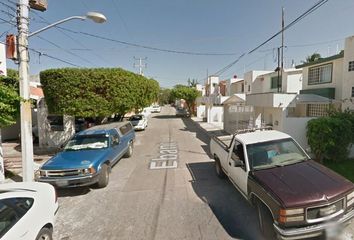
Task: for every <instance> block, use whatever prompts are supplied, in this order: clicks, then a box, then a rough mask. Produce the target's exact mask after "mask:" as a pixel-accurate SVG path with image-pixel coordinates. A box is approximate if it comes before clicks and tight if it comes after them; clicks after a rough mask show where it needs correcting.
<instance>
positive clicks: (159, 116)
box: [151, 115, 181, 119]
mask: <svg viewBox="0 0 354 240" xmlns="http://www.w3.org/2000/svg"><path fill="white" fill-rule="evenodd" d="M151 118H156V119H171V118H181V117H177V116H175V115H157V116H153V117H151Z"/></svg>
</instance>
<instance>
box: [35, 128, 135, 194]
mask: <svg viewBox="0 0 354 240" xmlns="http://www.w3.org/2000/svg"><path fill="white" fill-rule="evenodd" d="M134 140H135V132H134V130H133V126H132V125H131V123H130V122H117V123H110V124H105V125H98V126H94V127H92V128H89V129H86V130H84V131H81V132H79V133H77V134H75V135H74V136H73V137H72V138H71V139H70V140H69V141H68V143H67V144H66V145H65V147H64V149H63V151H62V152H59V153H58V154H57V155H55V156H54V157H52V158H50V159H49V160H48V161H47V162H45V163H44V164H43V165H42V167H41V168H40V169H39V177H38V178H37V179H36V180H37V181H39V182H46V183H50V184H52V185H54V186H56V187H79V186H90V185H94V184H96V185H97V187H99V188H104V187H106V186H107V185H108V182H109V174H110V172H111V168H112V167H113V166H114V165H115V164H116V163H117V162H118V161H119V160H120V159H121V158H122V157H123V156H124V157H130V156H132V154H133V149H134Z"/></svg>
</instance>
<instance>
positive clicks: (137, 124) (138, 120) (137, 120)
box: [129, 114, 148, 130]
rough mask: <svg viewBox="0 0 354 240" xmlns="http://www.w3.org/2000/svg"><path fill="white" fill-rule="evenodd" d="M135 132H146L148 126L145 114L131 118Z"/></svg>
mask: <svg viewBox="0 0 354 240" xmlns="http://www.w3.org/2000/svg"><path fill="white" fill-rule="evenodd" d="M129 121H130V122H131V123H132V125H133V127H134V129H135V130H145V128H147V126H148V120H147V117H145V115H143V114H137V115H133V116H131V117H130V118H129Z"/></svg>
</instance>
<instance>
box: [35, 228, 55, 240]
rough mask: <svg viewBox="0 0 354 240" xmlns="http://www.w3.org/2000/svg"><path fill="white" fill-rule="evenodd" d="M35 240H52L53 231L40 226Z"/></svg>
mask: <svg viewBox="0 0 354 240" xmlns="http://www.w3.org/2000/svg"><path fill="white" fill-rule="evenodd" d="M36 240H53V231H52V230H51V229H49V228H46V227H44V228H42V229H41V230H40V231H39V233H38V235H37V237H36Z"/></svg>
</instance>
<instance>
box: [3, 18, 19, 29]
mask: <svg viewBox="0 0 354 240" xmlns="http://www.w3.org/2000/svg"><path fill="white" fill-rule="evenodd" d="M0 20H1V21H3V22H4V23H8V24H10V25H12V26H14V27H17V25H16V24H15V23H13V22H11V21H8V20H6V19H3V18H2V17H0Z"/></svg>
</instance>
